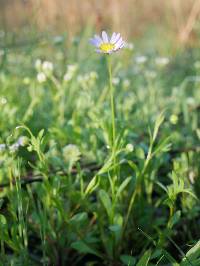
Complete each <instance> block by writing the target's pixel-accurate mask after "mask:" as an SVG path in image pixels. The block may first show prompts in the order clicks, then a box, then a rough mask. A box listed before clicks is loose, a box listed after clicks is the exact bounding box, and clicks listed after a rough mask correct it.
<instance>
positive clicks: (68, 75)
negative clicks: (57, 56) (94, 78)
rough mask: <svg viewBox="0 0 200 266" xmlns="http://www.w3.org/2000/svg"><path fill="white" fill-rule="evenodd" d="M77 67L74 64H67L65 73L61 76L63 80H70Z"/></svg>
mask: <svg viewBox="0 0 200 266" xmlns="http://www.w3.org/2000/svg"><path fill="white" fill-rule="evenodd" d="M77 69H78V66H77V65H76V64H74V65H68V66H67V72H66V73H65V75H64V77H63V79H64V81H66V82H68V81H70V80H72V78H73V77H74V74H75V72H76V71H77Z"/></svg>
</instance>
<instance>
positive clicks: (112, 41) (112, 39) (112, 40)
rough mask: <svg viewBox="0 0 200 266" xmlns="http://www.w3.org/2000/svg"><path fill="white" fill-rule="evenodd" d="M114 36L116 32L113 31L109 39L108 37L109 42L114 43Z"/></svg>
mask: <svg viewBox="0 0 200 266" xmlns="http://www.w3.org/2000/svg"><path fill="white" fill-rule="evenodd" d="M115 37H116V33H115V32H113V34H112V37H111V39H110V43H114V41H115Z"/></svg>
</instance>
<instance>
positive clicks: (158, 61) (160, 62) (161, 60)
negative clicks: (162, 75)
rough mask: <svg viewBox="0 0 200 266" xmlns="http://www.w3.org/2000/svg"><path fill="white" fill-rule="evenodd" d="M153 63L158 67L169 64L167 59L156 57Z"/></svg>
mask: <svg viewBox="0 0 200 266" xmlns="http://www.w3.org/2000/svg"><path fill="white" fill-rule="evenodd" d="M155 63H156V65H158V66H166V65H167V64H169V58H168V57H158V58H156V59H155Z"/></svg>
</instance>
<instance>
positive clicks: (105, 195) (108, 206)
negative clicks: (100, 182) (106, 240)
mask: <svg viewBox="0 0 200 266" xmlns="http://www.w3.org/2000/svg"><path fill="white" fill-rule="evenodd" d="M99 197H100V200H101V202H102V204H103V206H104V208H105V209H106V212H107V214H108V217H110V215H111V214H112V203H111V200H110V197H109V195H108V193H107V192H106V191H105V190H103V189H101V190H100V191H99Z"/></svg>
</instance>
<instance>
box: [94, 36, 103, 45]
mask: <svg viewBox="0 0 200 266" xmlns="http://www.w3.org/2000/svg"><path fill="white" fill-rule="evenodd" d="M94 38H95V39H96V40H97V41H98V45H100V44H102V43H103V40H102V39H101V37H100V36H99V35H94Z"/></svg>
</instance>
